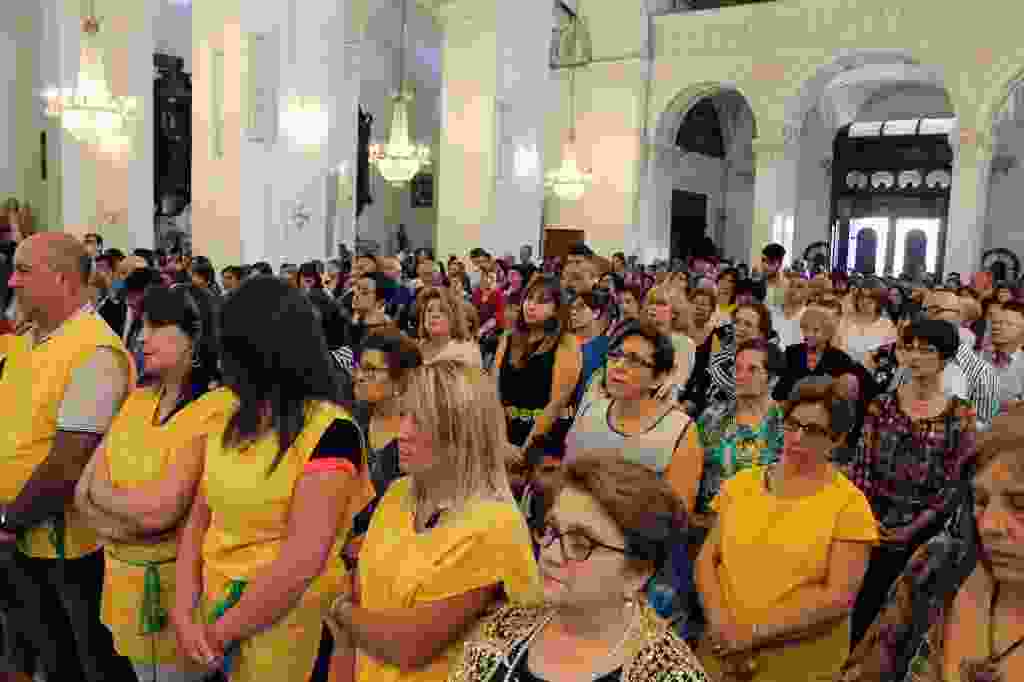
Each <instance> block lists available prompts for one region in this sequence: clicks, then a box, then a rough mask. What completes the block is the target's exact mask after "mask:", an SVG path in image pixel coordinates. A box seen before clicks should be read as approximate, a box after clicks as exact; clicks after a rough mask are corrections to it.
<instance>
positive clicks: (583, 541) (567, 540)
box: [530, 523, 626, 563]
mask: <svg viewBox="0 0 1024 682" xmlns="http://www.w3.org/2000/svg"><path fill="white" fill-rule="evenodd" d="M530 532H531V534H532V535H533V540H534V542H536V543H537V544H538V545H540V546H541V547H543V548H544V549H547V548H548V547H550V546H551V544H552V543H553V542H554V541H555V540H558V544H559V545H561V548H562V556H563V557H564V558H565V560H566V561H575V562H578V563H579V562H583V561H586V560H587V559H589V558H590V555H591V554H593V553H594V550H595V549H597V548H598V547H601V548H603V549H607V550H609V551H612V552H618V553H620V554H625V553H626V548H625V547H612V546H611V545H606V544H604V543H603V542H598V541H597V540H594V539H593V538H591V537H588V536H587V535H584V534H583V533H581V532H579V531H575V530H570V531H566V532H564V533H563V532H562V531H560V530H558V529H557V528H555V527H554V526H552V525H551V524H550V523H545V524H544V525H542V526H540V527H539V528H533V529H531V531H530Z"/></svg>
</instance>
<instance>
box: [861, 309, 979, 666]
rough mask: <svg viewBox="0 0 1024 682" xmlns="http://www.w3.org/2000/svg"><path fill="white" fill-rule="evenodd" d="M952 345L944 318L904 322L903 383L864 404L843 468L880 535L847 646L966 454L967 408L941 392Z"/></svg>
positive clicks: (944, 510)
mask: <svg viewBox="0 0 1024 682" xmlns="http://www.w3.org/2000/svg"><path fill="white" fill-rule="evenodd" d="M959 345H960V340H959V337H958V334H957V330H956V327H955V326H953V325H952V324H951V323H949V322H945V321H942V320H920V321H918V322H913V323H911V324H909V325H908V326H907V327H905V328H904V330H903V332H902V336H901V338H900V348H899V350H898V351H897V353H898V354H899V357H900V362H901V364H903V365H904V366H906V367H907V368H908V369H909V370H910V372H911V380H910V383H908V384H905V385H903V386H901V387H899V388H898V389H896V390H894V391H891V392H888V393H883V394H882V395H880V396H878V397H877V398H875V399H874V400H873V401H872V402H871V403H870V404H869V406H868V408H867V414H866V416H865V418H864V429H863V436H862V439H861V443H860V446H859V447H858V448H857V451H856V453H855V455H854V457H853V461H852V462H851V463H850V464H849V465H847V467H846V469H847V473H848V475H849V476H850V478H851V480H852V481H853V482H854V483H855V484H856V485H857V487H858V488H860V489H861V490H862V491H863V492H864V494H865V495H866V496H867V498H868V501H869V502H870V503H871V507H872V509H873V511H874V513H875V517H876V518H877V519H878V521H879V524H880V526H881V538H882V545H881V546H880V547H877V548H876V549H875V550H873V552H872V555H871V563H870V565H869V568H868V573H867V575H866V576H865V578H864V587H863V589H862V590H861V592H860V594H858V596H857V603H856V605H855V606H854V613H853V630H852V635H853V637H852V645H853V646H856V644H857V642H859V641H860V638H861V637H862V636H863V635H864V632H865V631H866V630H867V628H868V626H869V625H870V624H871V621H872V620H874V618H875V616H876V615H877V614H878V611H879V609H880V608H881V607H882V604H883V603H884V601H885V598H886V595H887V594H888V592H889V588H890V586H891V585H892V583H893V581H894V580H895V579H896V578H897V577H898V576H899V574H900V572H901V571H902V570H903V567H904V565H905V564H906V562H907V560H908V559H909V558H910V556H911V555H912V554H913V552H914V550H915V549H917V547H919V546H920V545H921V543H923V542H924V541H926V540H928V539H929V538H931V537H932V536H933V535H935V533H936V532H938V530H939V529H940V528H942V524H943V522H944V521H945V519H946V516H947V514H948V512H949V510H950V509H951V502H952V500H953V499H954V496H955V493H956V481H958V480H960V478H961V476H962V475H963V472H964V467H965V466H967V465H968V464H970V462H971V460H972V459H973V458H974V447H975V443H974V441H975V432H976V428H977V426H976V416H975V412H974V408H973V406H972V405H971V404H970V403H968V402H966V401H965V400H963V399H962V398H959V397H957V396H953V397H947V396H946V393H945V391H944V390H943V383H942V375H943V370H944V369H945V367H946V364H947V363H949V362H950V361H951V360H952V359H953V357H954V356H955V354H956V352H957V348H958V347H959Z"/></svg>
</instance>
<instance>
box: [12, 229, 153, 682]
mask: <svg viewBox="0 0 1024 682" xmlns="http://www.w3.org/2000/svg"><path fill="white" fill-rule="evenodd" d="M90 269H91V259H90V258H89V255H88V253H87V252H86V251H85V248H84V247H83V246H82V244H81V243H80V242H79V241H78V240H76V239H75V238H74V237H72V236H71V235H67V234H62V233H56V232H49V233H40V234H36V235H34V236H32V237H30V238H28V239H26V240H25V241H23V242H22V243H21V244H20V245H19V246H18V250H17V251H16V252H15V256H14V273H13V274H12V275H11V279H10V286H11V288H12V289H13V290H14V295H15V297H16V298H17V302H18V306H19V309H20V310H21V311H22V313H23V314H24V315H25V316H26V319H27V320H28V321H29V322H30V323H31V327H30V328H29V331H27V332H26V333H25V334H23V335H21V336H19V337H17V338H16V340H15V341H14V342H12V343H10V344H9V346H10V347H9V349H8V353H7V356H6V360H5V362H4V365H3V368H2V374H0V406H2V409H3V411H4V414H3V418H2V419H3V428H2V429H0V591H7V592H9V594H6V595H3V596H4V600H5V601H6V602H7V604H8V607H9V611H8V613H7V619H6V620H7V624H8V627H9V628H10V629H11V630H13V631H15V632H17V634H18V636H19V638H20V640H21V641H23V642H25V641H27V642H28V644H29V645H30V646H31V648H32V649H34V650H33V651H30V652H23V653H25V654H26V655H24V656H22V659H23V661H24V660H32V658H36V659H38V661H39V662H40V663H41V664H42V666H43V670H44V671H45V673H46V677H47V679H48V680H52V681H53V682H58V681H63V680H83V681H85V682H99V681H100V680H103V681H104V682H119V681H120V680H135V679H136V678H135V675H134V673H133V671H132V668H131V665H130V663H129V662H128V661H127V660H125V659H120V658H119V657H117V655H116V654H115V652H114V647H113V641H112V638H111V635H110V632H109V630H107V628H106V627H105V626H104V625H103V624H102V623H101V621H100V603H101V602H100V599H101V591H102V585H103V552H102V551H100V548H99V544H98V541H97V537H96V534H95V533H94V532H93V531H92V530H91V529H89V528H88V526H87V525H86V524H85V523H84V521H83V520H82V519H81V518H80V517H79V516H78V515H77V514H76V512H75V511H74V508H73V501H74V491H75V484H76V483H77V482H78V479H79V477H80V475H81V473H82V470H83V469H84V468H85V465H86V463H87V462H88V461H89V458H90V457H91V456H92V454H93V451H94V450H95V449H96V447H97V446H98V445H99V443H100V441H101V439H102V438H103V434H104V433H105V432H106V430H107V428H108V427H109V425H110V422H111V420H112V419H113V417H114V415H115V414H116V413H117V411H118V409H120V406H121V403H122V402H123V401H124V398H125V396H126V395H127V393H128V391H129V389H130V387H132V386H134V384H135V367H134V365H133V363H132V360H131V357H130V356H129V355H128V353H127V351H126V350H125V347H124V344H123V343H122V342H121V339H120V338H118V336H117V334H115V333H114V332H113V331H112V330H111V329H110V327H109V326H108V325H107V324H106V322H104V321H103V319H102V318H101V317H100V316H99V315H97V314H96V312H95V310H94V309H93V306H92V304H91V302H90V300H89V289H88V282H89V275H90ZM15 653H18V652H15ZM23 672H25V671H23Z"/></svg>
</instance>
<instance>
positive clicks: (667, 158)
mask: <svg viewBox="0 0 1024 682" xmlns="http://www.w3.org/2000/svg"><path fill="white" fill-rule="evenodd" d="M755 135H756V125H755V121H754V113H753V111H752V110H751V108H750V105H749V103H748V102H747V100H746V98H745V97H744V96H743V95H742V94H741V93H740V92H739V91H738V90H737V89H735V88H734V87H731V86H724V85H720V84H705V85H703V86H695V87H694V88H691V89H688V90H687V91H684V92H682V93H680V94H679V95H678V96H677V97H676V98H675V99H674V100H673V102H672V103H671V104H670V106H669V108H668V110H667V111H665V112H664V113H663V114H662V115H661V117H660V119H659V123H658V129H657V132H656V136H657V141H658V144H657V151H656V153H655V155H654V157H653V158H652V163H653V166H652V173H651V175H650V183H651V186H652V188H653V192H652V197H653V198H652V199H651V200H653V201H654V202H655V207H654V222H655V224H656V225H657V227H656V229H655V230H654V232H655V234H657V235H659V236H660V237H661V239H662V240H663V243H664V245H665V246H667V247H668V249H667V251H668V252H669V255H670V256H671V257H672V258H686V257H687V256H690V255H693V253H694V249H695V248H696V247H697V246H698V245H699V244H701V243H702V242H704V241H706V239H707V238H710V240H711V241H712V242H714V244H715V247H716V249H717V251H718V255H722V256H725V257H728V258H732V259H737V260H743V259H745V258H746V256H747V254H748V253H749V252H750V226H751V222H752V219H753V212H754V159H753V151H752V141H753V138H754V136H755Z"/></svg>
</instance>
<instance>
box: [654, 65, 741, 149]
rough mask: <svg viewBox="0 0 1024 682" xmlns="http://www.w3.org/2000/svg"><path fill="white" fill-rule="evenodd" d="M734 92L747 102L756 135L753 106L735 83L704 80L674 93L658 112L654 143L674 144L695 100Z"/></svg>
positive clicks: (661, 145)
mask: <svg viewBox="0 0 1024 682" xmlns="http://www.w3.org/2000/svg"><path fill="white" fill-rule="evenodd" d="M725 94H735V95H738V96H739V97H741V98H742V99H743V101H744V102H746V103H747V109H748V110H749V113H750V118H751V120H752V121H753V128H752V130H751V134H752V137H754V138H756V137H757V119H756V117H755V116H754V111H753V108H752V107H751V106H750V100H749V99H747V97H746V96H745V95H744V94H743V91H742V90H740V88H739V86H737V85H736V84H735V83H721V82H715V81H705V82H701V83H695V84H693V85H691V86H689V87H687V88H685V89H683V90H682V91H680V92H679V93H677V94H676V95H675V97H673V98H672V99H671V100H669V102H668V104H667V105H666V107H665V108H664V109H662V111H661V113H660V114H658V120H657V122H656V124H655V127H654V140H653V141H654V144H655V145H656V146H658V147H666V146H668V147H671V146H674V145H675V141H676V133H677V132H678V130H679V126H680V125H682V123H683V120H684V119H685V118H686V114H687V113H688V112H689V111H690V109H692V108H693V106H694V105H695V104H697V102H699V101H701V100H702V99H706V98H708V97H715V96H717V95H725Z"/></svg>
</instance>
